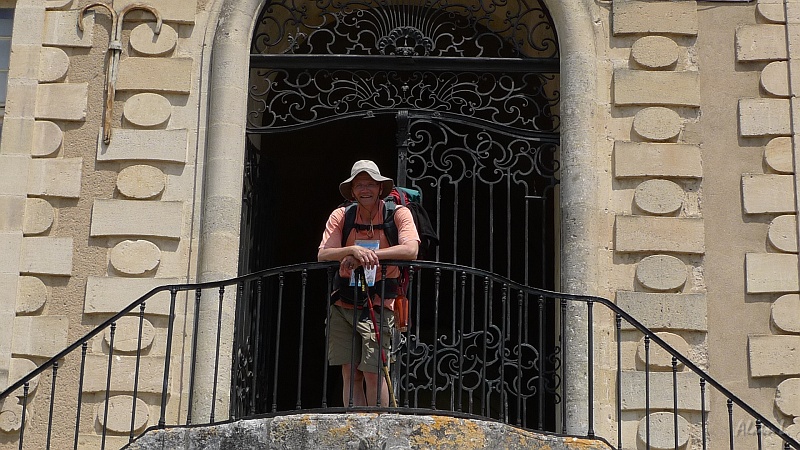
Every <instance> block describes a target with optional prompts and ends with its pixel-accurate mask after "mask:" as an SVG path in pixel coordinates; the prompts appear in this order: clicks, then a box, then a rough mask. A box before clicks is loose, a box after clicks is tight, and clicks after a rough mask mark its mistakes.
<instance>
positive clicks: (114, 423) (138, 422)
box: [96, 395, 150, 433]
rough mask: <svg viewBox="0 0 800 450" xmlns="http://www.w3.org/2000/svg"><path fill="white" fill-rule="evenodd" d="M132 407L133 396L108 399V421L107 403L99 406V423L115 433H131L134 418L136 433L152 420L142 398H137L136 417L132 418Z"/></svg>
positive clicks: (118, 396) (117, 396)
mask: <svg viewBox="0 0 800 450" xmlns="http://www.w3.org/2000/svg"><path fill="white" fill-rule="evenodd" d="M132 406H133V396H132V395H115V396H113V397H111V398H109V399H108V420H106V411H105V402H103V403H101V404H100V405H98V406H97V413H96V414H97V422H98V423H100V426H105V427H107V428H108V430H110V431H113V432H115V433H125V432H129V431H130V429H131V418H132V417H133V419H134V420H135V422H134V423H133V429H134V431H138V430H141V429H142V428H144V426H145V425H147V420H148V419H149V418H150V408H148V406H147V403H145V402H144V401H143V400H142V399H141V398H137V399H136V415H135V416H132V414H131V412H132V411H131V409H132V408H131V407H132Z"/></svg>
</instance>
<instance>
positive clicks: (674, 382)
mask: <svg viewBox="0 0 800 450" xmlns="http://www.w3.org/2000/svg"><path fill="white" fill-rule="evenodd" d="M672 426H673V428H672V429H673V430H674V433H675V450H678V358H676V357H674V356H673V357H672Z"/></svg>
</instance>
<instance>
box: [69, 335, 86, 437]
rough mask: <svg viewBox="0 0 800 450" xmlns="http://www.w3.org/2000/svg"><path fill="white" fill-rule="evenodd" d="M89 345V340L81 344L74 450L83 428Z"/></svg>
mask: <svg viewBox="0 0 800 450" xmlns="http://www.w3.org/2000/svg"><path fill="white" fill-rule="evenodd" d="M88 347H89V343H88V342H84V343H82V344H81V369H80V374H79V375H78V403H77V406H76V407H75V442H74V445H73V450H78V433H79V432H80V429H81V403H82V402H83V375H84V373H85V369H86V350H87V348H88Z"/></svg>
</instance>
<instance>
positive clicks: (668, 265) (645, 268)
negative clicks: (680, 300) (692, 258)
mask: <svg viewBox="0 0 800 450" xmlns="http://www.w3.org/2000/svg"><path fill="white" fill-rule="evenodd" d="M686 276H687V271H686V264H684V263H683V261H681V260H680V259H678V258H676V257H674V256H669V255H653V256H648V257H647V258H644V259H643V260H641V261H639V264H638V265H637V266H636V279H637V280H638V281H639V283H641V284H642V286H644V287H646V288H648V289H652V290H654V291H671V290H676V289H679V288H681V287H683V285H684V284H685V283H686Z"/></svg>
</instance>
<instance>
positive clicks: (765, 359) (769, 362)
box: [747, 335, 800, 377]
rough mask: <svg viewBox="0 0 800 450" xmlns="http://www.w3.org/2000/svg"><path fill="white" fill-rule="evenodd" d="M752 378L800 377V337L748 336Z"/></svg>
mask: <svg viewBox="0 0 800 450" xmlns="http://www.w3.org/2000/svg"><path fill="white" fill-rule="evenodd" d="M748 344H749V345H748V349H747V350H748V356H749V358H750V376H752V377H774V376H781V375H800V336H776V335H766V336H755V335H751V336H748Z"/></svg>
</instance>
